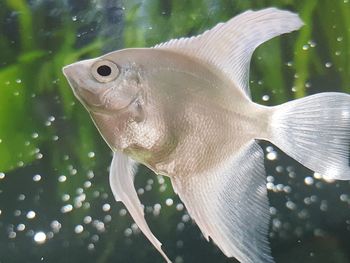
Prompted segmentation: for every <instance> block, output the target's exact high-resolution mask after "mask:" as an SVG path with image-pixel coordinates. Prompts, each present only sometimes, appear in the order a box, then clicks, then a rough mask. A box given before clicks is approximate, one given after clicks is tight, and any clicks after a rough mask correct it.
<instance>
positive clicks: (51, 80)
mask: <svg viewBox="0 0 350 263" xmlns="http://www.w3.org/2000/svg"><path fill="white" fill-rule="evenodd" d="M270 6H276V7H279V8H283V9H288V10H291V11H295V12H297V13H299V14H300V16H301V17H302V19H303V21H304V22H305V26H304V27H303V28H302V29H301V30H300V31H299V32H293V33H291V34H288V35H284V36H281V37H278V38H276V39H273V40H271V41H269V42H268V43H266V44H264V45H263V46H261V47H259V48H258V50H257V51H256V52H255V53H254V56H253V59H252V66H251V75H250V85H251V90H252V95H253V99H254V101H256V102H259V103H262V104H265V105H275V104H279V103H283V102H285V101H288V100H291V99H294V98H298V97H303V96H306V95H308V94H313V93H317V92H324V91H342V92H347V93H349V92H350V3H349V1H348V0H322V1H317V0H307V1H304V0H300V1H296V0H295V1H293V0H279V1H277V0H265V1H257V0H256V1H248V0H188V1H185V0H143V1H142V0H125V1H124V2H122V1H118V0H115V1H108V0H90V1H88V0H82V1H78V0H76V1H69V0H57V1H54V0H28V1H25V0H0V263H7V262H31V263H32V262H97V263H105V262H116V263H117V262H118V263H127V262H131V263H132V262H145V263H157V262H163V259H162V258H161V257H160V255H159V254H158V253H157V252H156V251H155V249H154V248H153V247H152V245H151V244H150V243H149V242H148V240H146V238H145V237H144V236H143V235H142V234H140V231H139V230H138V228H137V227H136V226H135V224H134V223H133V220H132V219H131V218H130V216H129V214H128V213H127V211H126V210H125V208H124V207H123V205H122V204H120V203H116V202H115V201H114V200H113V197H112V194H111V191H110V188H109V185H108V167H109V163H110V161H111V153H110V150H109V149H108V147H107V145H106V144H105V143H104V142H103V140H102V139H101V137H100V136H99V134H98V132H97V130H96V129H95V127H94V125H93V123H92V122H91V120H90V118H89V116H88V114H87V112H86V111H85V110H84V109H83V107H82V106H81V105H80V104H79V103H78V102H77V100H76V99H75V98H74V97H73V94H72V92H71V89H70V88H69V86H68V84H67V82H66V81H65V79H64V77H63V75H62V72H61V68H62V66H64V65H66V64H69V63H72V62H75V61H77V60H80V59H84V58H90V57H95V56H98V55H100V54H103V53H105V52H108V51H112V50H116V49H120V48H124V47H149V46H153V45H155V44H157V43H159V42H164V41H166V40H169V39H171V38H177V37H183V36H193V35H196V34H198V33H201V32H203V31H205V30H206V29H208V28H210V27H212V26H214V25H215V24H216V23H218V22H221V21H226V20H228V19H229V18H231V17H233V16H235V15H237V14H239V13H241V12H243V11H245V10H247V9H261V8H264V7H270ZM218 41H219V40H218ZM262 146H263V147H264V150H265V153H266V163H265V165H266V169H267V174H268V176H267V186H268V189H269V199H270V204H271V209H270V213H271V216H272V219H271V227H270V241H271V247H272V253H273V255H274V257H275V259H276V262H277V263H279V262H281V263H282V262H287V263H289V262H300V263H301V262H325V263H330V262H331V263H345V262H350V210H349V207H350V191H349V187H350V184H349V183H348V182H334V181H333V182H332V181H331V182H330V181H325V180H323V179H322V177H321V176H319V175H318V174H313V173H312V172H311V171H309V170H307V169H306V168H304V167H302V166H301V165H299V164H297V163H296V162H294V161H293V160H292V159H290V158H289V157H287V156H285V155H284V154H283V153H281V152H280V151H279V150H278V149H277V148H276V147H274V146H272V145H269V144H268V143H264V142H263V143H262ZM136 187H137V189H138V192H139V194H140V198H141V200H142V202H143V203H144V204H145V209H146V218H147V220H148V222H149V224H150V227H151V229H153V230H154V232H155V234H156V236H157V237H158V238H159V239H160V240H161V241H162V243H163V245H164V249H165V251H166V252H167V253H168V255H169V256H170V258H171V259H173V260H174V262H176V263H185V262H186V263H196V262H204V263H206V262H235V261H234V260H232V259H227V258H226V257H225V256H224V255H223V254H222V253H221V252H220V251H219V250H218V249H217V248H216V247H215V246H214V245H213V244H211V243H207V242H206V241H205V240H204V239H203V237H202V236H201V234H200V231H199V230H198V228H197V227H196V225H195V224H194V223H193V222H192V221H191V220H190V218H189V216H188V214H187V213H186V211H185V209H184V207H183V205H182V204H181V202H180V200H179V199H178V198H177V197H176V195H175V194H174V193H173V190H172V188H171V185H170V182H169V180H168V179H167V178H163V177H159V176H158V177H157V176H155V175H154V174H152V172H150V171H149V170H147V169H146V168H141V169H140V172H139V173H138V175H137V177H136Z"/></svg>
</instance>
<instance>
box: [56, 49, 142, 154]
mask: <svg viewBox="0 0 350 263" xmlns="http://www.w3.org/2000/svg"><path fill="white" fill-rule="evenodd" d="M141 71H142V70H141V69H140V67H139V66H138V65H137V64H136V62H135V61H133V60H130V57H128V56H127V55H126V54H124V52H122V51H115V52H112V53H109V54H106V55H104V56H101V57H98V58H94V59H88V60H83V61H79V62H76V63H73V64H70V65H68V66H65V67H64V68H63V73H64V75H65V77H66V78H67V80H68V82H69V84H70V86H71V88H72V90H73V93H74V95H75V96H76V97H77V98H78V100H79V101H80V102H81V103H82V104H83V105H84V107H85V108H86V109H87V111H88V112H89V113H90V115H91V117H92V119H93V121H94V122H95V124H96V126H97V128H98V130H99V131H100V133H101V135H102V137H103V138H104V139H105V141H106V142H107V144H108V145H109V146H110V147H111V148H112V149H113V150H123V148H126V147H127V146H126V144H128V140H127V139H125V138H126V137H127V134H126V133H127V128H128V126H130V125H129V124H130V123H131V122H141V121H142V120H143V117H144V115H143V111H142V105H141V104H142V94H143V89H142V84H141ZM129 141H130V140H129Z"/></svg>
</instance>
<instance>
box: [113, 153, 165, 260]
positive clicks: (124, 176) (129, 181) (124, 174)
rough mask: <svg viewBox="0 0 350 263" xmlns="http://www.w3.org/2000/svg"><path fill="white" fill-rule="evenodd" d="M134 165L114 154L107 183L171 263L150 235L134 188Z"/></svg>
mask: <svg viewBox="0 0 350 263" xmlns="http://www.w3.org/2000/svg"><path fill="white" fill-rule="evenodd" d="M135 166H136V163H135V162H134V161H133V160H132V159H130V158H129V157H127V156H126V155H124V154H122V153H119V152H115V153H114V155H113V160H112V164H111V169H110V174H109V183H110V185H111V188H112V192H113V195H114V197H115V199H116V200H117V201H121V202H123V203H124V205H125V206H126V208H127V209H128V211H129V213H130V214H131V216H132V218H133V219H134V220H135V222H136V224H137V225H138V227H139V228H140V229H141V231H142V232H143V233H144V234H145V236H146V237H147V238H148V239H149V241H151V243H152V244H153V246H154V247H155V248H156V249H157V250H158V251H159V252H160V253H161V254H162V256H163V257H164V258H165V260H166V261H167V263H171V261H170V260H169V259H168V257H167V256H166V255H165V253H164V252H163V250H162V248H161V245H162V244H161V243H160V242H159V241H158V239H157V238H156V237H155V236H154V235H153V234H152V231H151V230H150V229H149V227H148V225H147V222H146V220H145V217H144V212H143V207H142V205H141V202H140V200H139V198H138V196H137V193H136V190H135V187H134V174H135V170H136V169H135Z"/></svg>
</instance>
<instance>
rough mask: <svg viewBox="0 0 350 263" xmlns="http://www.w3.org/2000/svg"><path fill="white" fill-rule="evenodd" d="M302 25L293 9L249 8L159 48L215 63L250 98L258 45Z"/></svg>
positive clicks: (160, 45) (158, 46) (163, 44)
mask: <svg viewBox="0 0 350 263" xmlns="http://www.w3.org/2000/svg"><path fill="white" fill-rule="evenodd" d="M302 25H303V22H302V21H301V19H300V18H299V17H298V15H297V14H294V13H291V12H289V11H283V10H279V9H276V8H268V9H263V10H261V11H246V12H244V13H242V14H240V15H238V16H236V17H234V18H232V19H231V20H229V21H227V22H226V23H220V24H218V25H216V26H215V27H214V28H212V29H210V30H208V31H205V32H204V33H203V34H201V35H199V36H196V37H191V38H180V39H173V40H170V41H168V42H166V43H162V44H158V45H157V46H155V48H159V49H172V50H175V51H177V52H180V53H183V54H187V55H190V56H195V57H197V58H199V59H201V60H203V61H205V62H206V63H210V64H212V65H214V66H215V67H216V68H217V69H218V70H220V71H222V72H223V73H224V74H225V75H227V76H228V77H229V78H230V79H231V80H232V81H233V83H234V84H235V85H236V86H237V87H239V88H241V89H242V90H243V91H244V93H245V94H246V95H247V96H248V97H250V91H249V85H248V77H249V64H250V59H251V57H252V54H253V52H254V50H255V48H256V47H258V46H259V45H260V44H262V43H263V42H265V41H267V40H269V39H271V38H273V37H275V36H278V35H281V34H284V33H288V32H291V31H294V30H297V29H299V28H300V27H301V26H302Z"/></svg>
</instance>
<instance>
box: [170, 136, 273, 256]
mask: <svg viewBox="0 0 350 263" xmlns="http://www.w3.org/2000/svg"><path fill="white" fill-rule="evenodd" d="M263 157H264V155H263V151H262V149H261V148H260V146H259V145H258V144H257V143H256V142H255V141H251V142H250V143H248V144H247V145H245V146H244V147H242V148H241V150H240V151H239V153H238V154H236V155H234V156H232V157H230V158H228V160H227V161H226V162H225V163H224V164H222V165H221V166H220V167H217V168H216V169H213V170H212V171H208V172H207V173H205V174H198V175H193V176H191V177H185V178H184V177H174V178H172V183H173V187H174V189H175V191H176V192H177V193H178V194H179V196H180V198H181V200H182V201H183V202H184V204H185V206H186V208H187V210H188V212H189V214H190V215H191V217H192V218H193V219H194V220H195V221H196V223H197V224H198V226H199V228H200V229H201V231H202V233H203V234H204V236H205V237H206V238H207V239H209V237H210V238H211V239H212V240H213V241H214V242H215V243H216V244H217V245H218V247H219V248H220V249H221V250H222V251H223V252H224V254H225V255H226V256H228V257H235V258H237V259H238V260H239V261H240V262H244V263H272V262H274V260H273V258H272V257H271V252H270V248H269V244H268V227H269V207H268V199H267V190H266V182H265V180H266V179H265V169H264V164H263Z"/></svg>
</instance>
